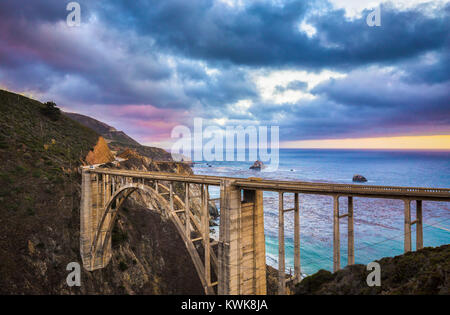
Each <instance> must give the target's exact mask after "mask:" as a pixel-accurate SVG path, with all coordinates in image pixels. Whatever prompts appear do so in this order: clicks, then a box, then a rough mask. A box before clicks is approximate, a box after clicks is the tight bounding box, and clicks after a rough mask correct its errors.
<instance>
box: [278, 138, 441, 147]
mask: <svg viewBox="0 0 450 315" xmlns="http://www.w3.org/2000/svg"><path fill="white" fill-rule="evenodd" d="M280 146H281V147H282V148H292V149H294V148H304V149H306V148H308V149H397V150H450V135H433V136H406V137H380V138H354V139H325V140H300V141H286V142H282V143H281V145H280Z"/></svg>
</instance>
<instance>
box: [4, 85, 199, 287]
mask: <svg viewBox="0 0 450 315" xmlns="http://www.w3.org/2000/svg"><path fill="white" fill-rule="evenodd" d="M43 108H45V106H44V105H43V104H41V103H39V102H37V101H34V100H31V99H29V98H26V97H23V96H20V95H17V94H14V93H9V92H6V91H1V90H0V160H1V162H2V163H0V226H1V229H0V294H126V293H129V294H144V293H145V294H175V293H178V294H182V293H194V294H196V293H198V294H202V293H203V290H202V288H201V285H200V281H199V280H198V277H197V275H196V272H195V269H194V267H193V266H192V265H191V261H190V257H189V255H188V253H187V252H186V250H185V247H184V244H183V242H182V241H181V240H180V238H179V236H178V234H177V233H175V232H174V230H175V227H173V226H172V225H171V224H169V223H167V222H165V221H164V219H163V218H162V217H161V216H159V215H158V214H157V213H156V212H152V211H148V209H143V208H139V204H128V203H127V204H126V205H125V207H124V209H122V211H121V214H120V216H119V219H118V221H117V225H116V226H115V229H114V233H113V243H114V251H113V253H114V255H113V258H112V261H111V263H110V264H109V265H108V266H107V267H106V268H105V269H103V270H97V271H94V272H87V271H84V270H82V274H81V276H82V280H81V281H82V283H81V287H79V288H78V287H72V288H69V287H68V286H67V284H66V277H67V275H68V271H66V266H67V264H68V263H70V262H79V263H81V258H80V255H79V228H80V226H79V222H80V213H79V205H80V183H81V176H80V173H79V166H81V165H82V164H86V163H87V161H86V160H85V157H86V156H88V154H89V152H90V151H92V152H95V147H96V145H98V143H99V135H98V134H97V133H96V132H94V131H93V130H91V129H89V128H86V127H84V126H82V125H80V124H79V123H77V122H75V121H73V120H71V119H69V118H67V117H65V116H64V115H60V116H59V115H53V116H52V117H48V116H46V115H45V111H42V110H41V109H43ZM94 157H95V154H94ZM148 159H151V158H148ZM126 163H131V164H132V163H133V161H127V162H125V165H126ZM149 165H152V166H151V167H154V168H155V169H157V168H158V169H161V170H162V169H164V170H165V169H167V170H170V169H172V167H173V166H170V165H164V166H157V165H154V164H149ZM149 165H147V166H148V167H150V166H149ZM147 166H145V167H146V168H147ZM134 167H141V166H139V164H136V165H135V166H134ZM181 170H182V169H181V166H180V167H179V166H177V171H181ZM185 171H189V170H185ZM130 202H133V200H130Z"/></svg>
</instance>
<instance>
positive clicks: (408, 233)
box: [404, 199, 411, 253]
mask: <svg viewBox="0 0 450 315" xmlns="http://www.w3.org/2000/svg"><path fill="white" fill-rule="evenodd" d="M404 202H405V228H404V229H405V242H404V250H405V253H407V252H410V251H411V200H409V199H405V200H404Z"/></svg>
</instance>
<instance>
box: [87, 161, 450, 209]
mask: <svg viewBox="0 0 450 315" xmlns="http://www.w3.org/2000/svg"><path fill="white" fill-rule="evenodd" d="M89 171H90V172H91V173H98V174H109V175H119V176H126V177H134V178H145V179H151V180H162V181H177V182H187V183H193V184H206V185H212V186H220V183H221V182H222V181H223V180H226V179H229V180H232V181H234V185H236V186H239V187H241V188H242V189H249V190H255V189H258V190H265V191H277V192H297V193H305V194H318V195H345V196H356V197H368V198H389V199H405V198H410V199H419V200H434V201H450V189H448V188H423V187H397V186H376V185H354V184H334V183H313V182H303V181H281V180H263V179H255V178H236V177H223V176H209V175H189V176H186V175H178V174H173V173H161V172H141V171H130V170H116V169H106V168H96V169H89Z"/></svg>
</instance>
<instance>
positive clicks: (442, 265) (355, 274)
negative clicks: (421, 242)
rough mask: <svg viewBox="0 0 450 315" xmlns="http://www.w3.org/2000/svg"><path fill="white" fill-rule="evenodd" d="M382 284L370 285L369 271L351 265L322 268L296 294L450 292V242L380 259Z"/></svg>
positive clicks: (298, 288)
mask: <svg viewBox="0 0 450 315" xmlns="http://www.w3.org/2000/svg"><path fill="white" fill-rule="evenodd" d="M378 263H379V264H380V266H381V286H380V287H377V286H374V287H369V286H368V285H367V283H366V278H367V276H368V274H369V273H370V271H367V270H366V266H364V265H352V266H347V267H346V268H344V269H342V270H340V271H338V272H335V273H331V272H329V271H326V270H320V271H318V272H317V273H315V274H313V275H312V276H309V277H306V278H305V279H303V281H302V282H301V283H299V284H298V285H297V287H296V294H342V295H343V294H348V295H359V294H446V295H448V294H450V245H443V246H440V247H437V248H431V247H427V248H424V249H422V250H419V251H417V252H409V253H406V254H404V255H400V256H396V257H386V258H383V259H381V260H379V261H378Z"/></svg>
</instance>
